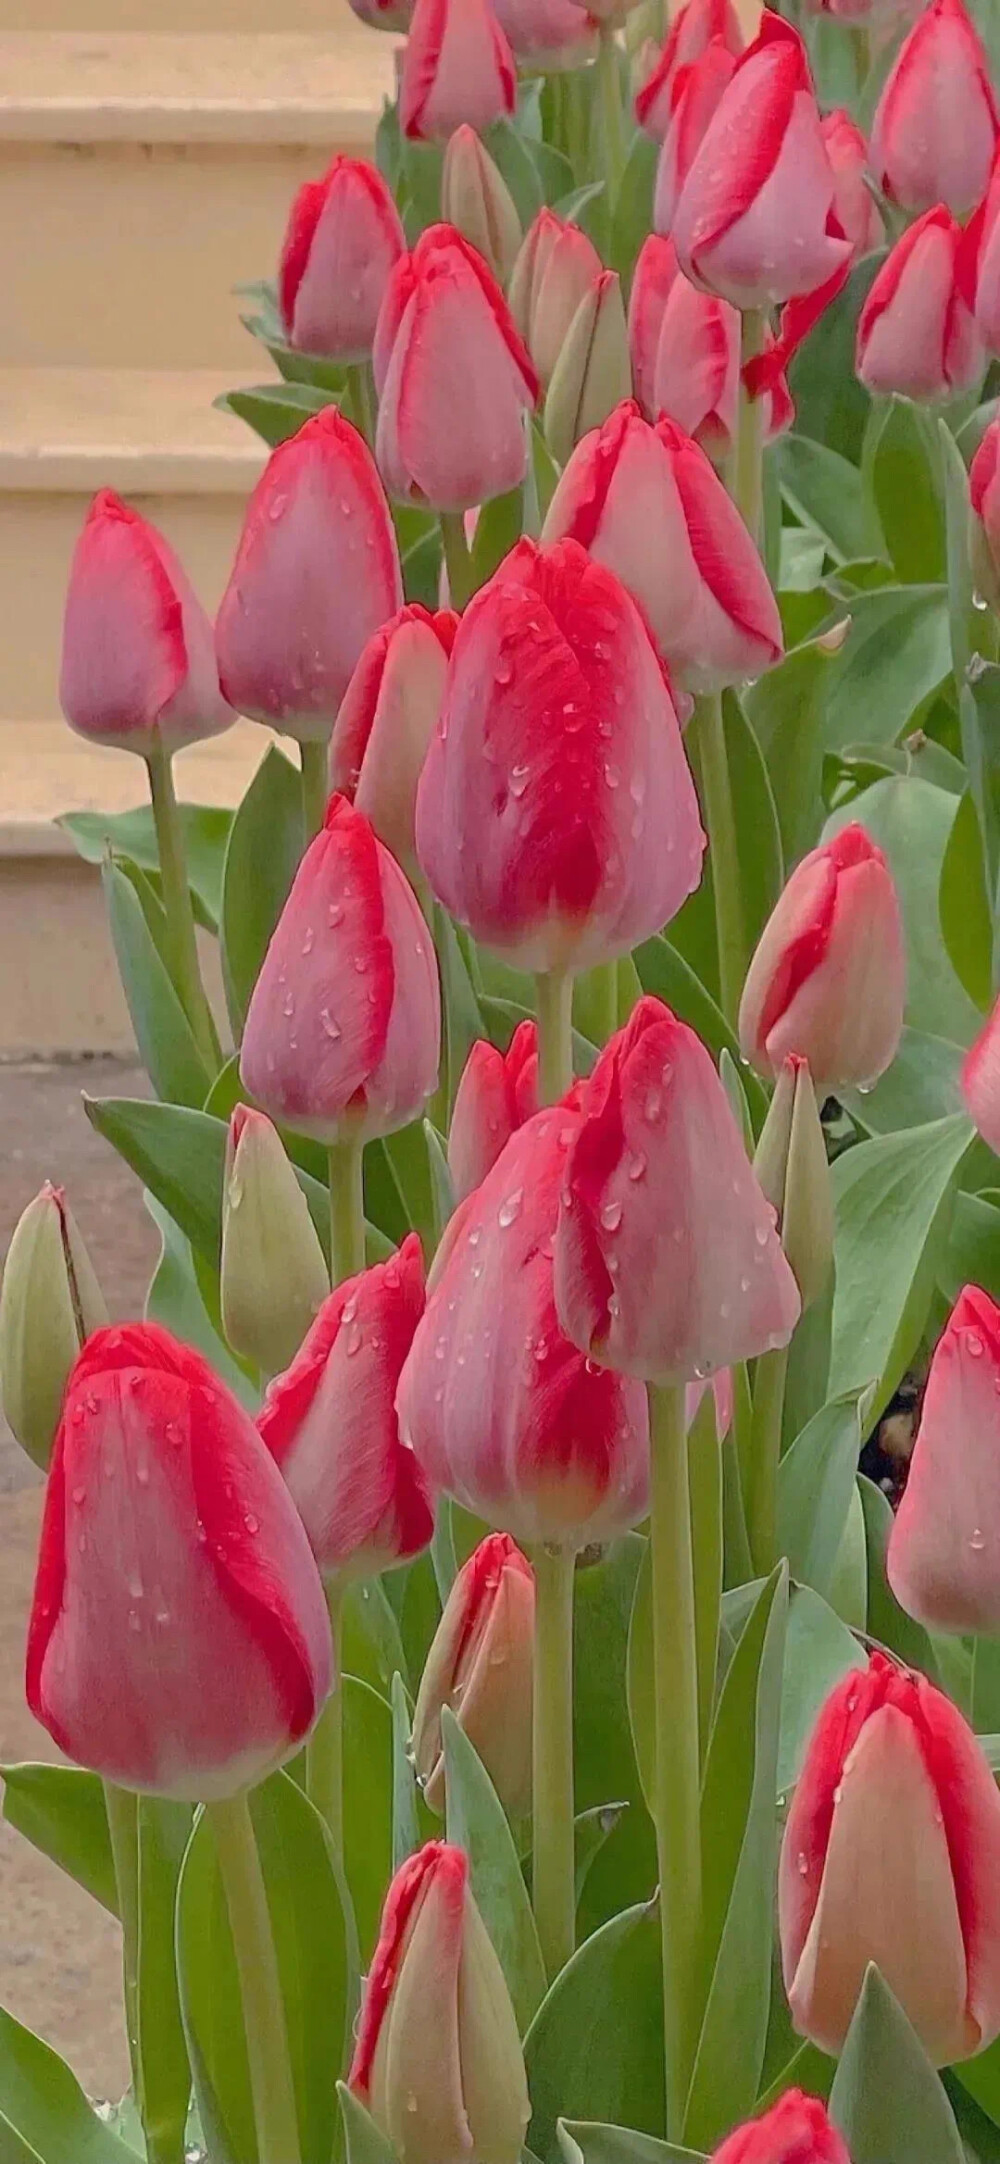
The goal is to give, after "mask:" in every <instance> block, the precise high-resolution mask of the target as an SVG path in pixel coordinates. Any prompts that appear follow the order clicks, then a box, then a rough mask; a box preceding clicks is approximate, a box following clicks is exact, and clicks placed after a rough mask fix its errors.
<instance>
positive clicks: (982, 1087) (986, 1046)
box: [962, 423, 1000, 1157]
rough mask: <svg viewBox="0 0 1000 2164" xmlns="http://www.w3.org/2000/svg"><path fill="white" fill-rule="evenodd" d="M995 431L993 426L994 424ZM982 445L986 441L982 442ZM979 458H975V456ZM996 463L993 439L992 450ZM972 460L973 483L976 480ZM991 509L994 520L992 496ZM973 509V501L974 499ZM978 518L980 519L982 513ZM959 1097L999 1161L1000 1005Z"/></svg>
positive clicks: (968, 1059)
mask: <svg viewBox="0 0 1000 2164" xmlns="http://www.w3.org/2000/svg"><path fill="white" fill-rule="evenodd" d="M993 425H994V427H995V426H996V424H995V423H994V424H993ZM983 440H984V442H985V438H984V439H983ZM977 456H978V454H977ZM992 456H993V458H994V460H995V459H996V438H995V437H994V442H993V446H992ZM975 465H976V461H975V460H973V480H975ZM991 496H992V498H993V500H992V502H991V505H990V512H991V516H995V515H996V512H995V501H996V499H995V495H994V494H993V490H992V487H991ZM973 504H974V505H975V497H974V496H973ZM979 516H980V517H982V516H983V512H982V510H980V512H979ZM962 1095H963V1097H964V1099H965V1109H966V1111H967V1112H968V1115H969V1118H970V1120H973V1121H974V1123H975V1125H976V1127H977V1128H978V1129H979V1133H980V1134H981V1135H982V1138H983V1141H984V1142H988V1143H989V1146H990V1149H991V1150H992V1151H993V1152H994V1154H995V1155H996V1156H998V1157H1000V1001H998V1002H997V1004H996V1006H995V1007H994V1009H993V1012H992V1014H991V1015H990V1018H989V1021H988V1022H987V1023H986V1025H985V1028H983V1029H981V1030H980V1033H979V1035H978V1037H977V1038H976V1041H975V1044H973V1045H970V1047H969V1050H968V1052H967V1053H966V1055H965V1059H964V1061H963V1064H962Z"/></svg>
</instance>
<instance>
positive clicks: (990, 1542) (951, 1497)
mask: <svg viewBox="0 0 1000 2164" xmlns="http://www.w3.org/2000/svg"><path fill="white" fill-rule="evenodd" d="M998 1395H1000V1308H998V1307H997V1305H996V1302H995V1301H994V1300H991V1299H990V1296H989V1294H988V1293H985V1292H980V1291H979V1288H978V1286H975V1285H967V1286H966V1288H965V1291H964V1292H963V1293H961V1294H960V1295H959V1298H958V1300H957V1301H956V1303H955V1306H954V1308H953V1309H952V1312H951V1314H950V1316H949V1318H948V1322H947V1325H946V1328H945V1331H944V1334H943V1336H942V1337H940V1338H939V1340H938V1343H937V1346H936V1349H935V1353H934V1358H933V1360H932V1361H931V1368H930V1374H929V1375H928V1378H927V1388H926V1391H925V1393H924V1402H923V1408H922V1411H921V1415H920V1427H919V1430H918V1433H917V1440H916V1444H915V1447H914V1451H913V1456H912V1458H911V1460H910V1470H909V1474H908V1476H907V1482H906V1487H905V1489H904V1491H903V1499H902V1501H901V1503H900V1506H899V1511H898V1513H897V1516H896V1518H895V1519H894V1521H893V1527H892V1532H891V1535H890V1538H889V1552H888V1556H887V1558H886V1569H887V1573H888V1578H889V1583H890V1585H891V1587H892V1590H893V1592H894V1593H895V1595H896V1599H897V1600H898V1601H899V1603H900V1605H901V1607H903V1608H905V1609H906V1612H907V1614H908V1615H912V1616H916V1618H917V1621H918V1622H920V1623H923V1624H925V1625H926V1627H927V1629H928V1630H934V1631H956V1632H958V1633H963V1632H965V1631H982V1632H985V1633H986V1634H987V1635H989V1636H991V1637H995V1636H996V1635H997V1633H998V1632H1000V1569H998V1563H1000V1518H998V1513H997V1498H998V1493H1000V1456H998V1452H997V1398H998Z"/></svg>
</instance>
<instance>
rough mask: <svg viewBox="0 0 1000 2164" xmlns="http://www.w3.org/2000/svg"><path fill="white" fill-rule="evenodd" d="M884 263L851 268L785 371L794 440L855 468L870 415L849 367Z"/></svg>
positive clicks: (879, 259) (878, 257) (875, 259)
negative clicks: (828, 446)
mask: <svg viewBox="0 0 1000 2164" xmlns="http://www.w3.org/2000/svg"><path fill="white" fill-rule="evenodd" d="M834 102H836V101H834ZM884 261H885V251H884V250H883V251H880V252H879V253H878V254H875V255H869V256H866V257H865V258H864V261H863V262H861V263H859V264H857V265H856V267H855V269H854V270H853V271H852V272H851V275H850V278H849V279H848V281H847V284H846V286H845V287H844V289H843V292H841V293H838V295H837V298H836V300H835V301H834V302H833V304H832V306H831V307H829V308H828V309H827V310H826V312H825V314H824V315H823V316H822V317H821V318H820V321H819V322H818V323H817V325H816V327H815V329H814V330H813V331H812V332H811V333H810V335H809V337H808V338H807V339H806V341H805V343H804V345H803V346H802V347H801V349H800V351H799V352H798V353H797V354H796V356H795V359H794V361H793V363H792V366H791V369H790V371H789V385H790V388H791V393H792V397H793V398H794V400H795V419H796V429H797V432H798V434H799V435H800V436H806V437H809V438H811V439H812V441H813V442H814V443H835V444H836V445H837V448H838V450H840V451H841V452H842V453H843V455H844V457H845V458H849V459H852V460H853V461H854V463H855V464H858V463H859V461H860V458H861V447H862V444H863V442H864V434H865V428H866V426H867V423H868V416H869V414H870V412H871V400H870V398H869V396H868V393H867V391H866V390H865V389H864V386H863V385H862V384H860V383H859V382H858V378H857V373H856V370H855V366H854V349H855V343H856V340H857V332H858V317H859V315H860V313H861V309H862V307H863V305H864V302H865V299H866V297H867V294H868V291H869V288H870V286H871V284H872V281H873V279H874V278H875V275H876V272H877V271H878V270H879V268H880V266H881V264H882V263H883V262H884Z"/></svg>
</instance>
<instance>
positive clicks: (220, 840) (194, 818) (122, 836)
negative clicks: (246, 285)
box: [56, 804, 233, 931]
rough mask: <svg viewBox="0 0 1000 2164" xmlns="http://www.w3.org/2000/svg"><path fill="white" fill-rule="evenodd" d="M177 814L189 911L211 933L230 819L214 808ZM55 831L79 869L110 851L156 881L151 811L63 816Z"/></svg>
mask: <svg viewBox="0 0 1000 2164" xmlns="http://www.w3.org/2000/svg"><path fill="white" fill-rule="evenodd" d="M178 810H179V814H180V823H181V833H182V835H183V837H184V854H185V857H186V859H187V868H188V878H189V880H190V883H191V893H192V896H193V899H194V903H195V908H196V910H197V912H198V915H199V916H200V918H201V921H202V923H203V924H205V925H207V926H208V928H209V929H210V930H212V931H214V929H215V927H216V925H217V924H218V921H219V911H220V909H221V907H222V866H223V862H224V859H225V854H226V844H227V842H228V840H229V829H230V827H231V826H232V823H233V815H232V812H230V811H222V810H220V809H218V808H217V807H216V806H215V805H214V804H181V805H179V806H178ZM56 825H57V826H59V827H62V828H63V829H64V831H65V832H66V833H67V834H68V835H69V836H70V837H71V839H72V841H73V843H74V844H75V846H76V848H77V849H78V850H79V852H80V855H81V856H82V857H83V859H84V861H85V863H87V864H102V863H103V861H104V858H105V857H106V856H107V853H108V851H109V849H110V851H111V853H112V855H113V856H124V857H129V858H131V861H132V863H133V864H138V865H139V866H140V868H141V870H142V871H144V872H150V873H154V874H155V875H156V876H157V878H158V876H159V869H160V855H159V850H158V849H157V846H156V828H155V826H154V824H153V812H152V807H151V805H148V804H144V805H142V806H140V808H139V809H138V810H137V811H127V812H85V811H84V812H65V813H64V814H63V817H62V818H61V819H57V820H56Z"/></svg>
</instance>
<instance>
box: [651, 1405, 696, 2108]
mask: <svg viewBox="0 0 1000 2164" xmlns="http://www.w3.org/2000/svg"><path fill="white" fill-rule="evenodd" d="M649 1411H650V1427H651V1436H650V1457H651V1463H650V1540H651V1543H652V1557H651V1560H652V1566H653V1567H652V1582H653V1682H654V1692H655V1703H656V1716H655V1729H656V1760H655V1767H656V1772H655V1796H654V1804H655V1811H654V1816H655V1820H656V1854H657V1862H658V1865H659V1874H660V1934H661V1945H662V1954H663V2022H664V2040H665V2046H666V2074H667V2138H668V2140H670V2141H678V2140H679V2139H680V2136H681V2133H682V2131H683V2126H684V2115H685V2110H686V2106H687V2097H688V2090H689V2088H690V2085H691V2075H692V2071H693V2068H694V2061H695V2051H696V2046H697V2040H698V2031H699V2028H700V2025H701V2008H700V2005H699V2003H698V1961H699V1951H700V1943H699V1942H700V1933H701V1782H700V1744H699V1718H698V1636H697V1611H696V1606H695V1585H694V1558H693V1553H692V1542H691V1497H690V1485H689V1476H688V1445H687V1436H686V1433H685V1419H684V1386H683V1384H682V1383H678V1384H675V1383H669V1384H662V1385H660V1384H653V1385H652V1386H651V1387H650V1393H649Z"/></svg>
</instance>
